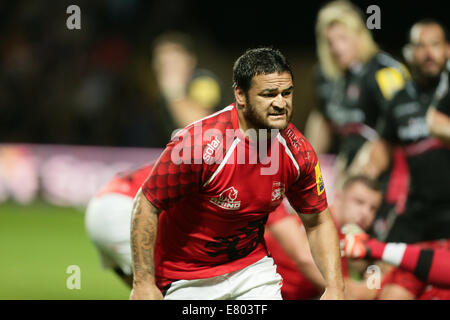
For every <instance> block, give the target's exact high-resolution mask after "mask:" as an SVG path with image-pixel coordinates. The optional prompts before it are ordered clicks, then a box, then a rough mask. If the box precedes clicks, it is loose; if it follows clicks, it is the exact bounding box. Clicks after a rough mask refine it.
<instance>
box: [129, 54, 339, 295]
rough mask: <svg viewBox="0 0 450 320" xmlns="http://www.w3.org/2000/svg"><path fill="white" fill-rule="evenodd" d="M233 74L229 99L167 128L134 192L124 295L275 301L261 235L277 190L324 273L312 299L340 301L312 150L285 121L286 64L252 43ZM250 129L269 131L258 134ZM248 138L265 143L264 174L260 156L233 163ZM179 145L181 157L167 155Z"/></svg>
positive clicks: (335, 247) (276, 285) (334, 250)
mask: <svg viewBox="0 0 450 320" xmlns="http://www.w3.org/2000/svg"><path fill="white" fill-rule="evenodd" d="M233 79H234V94H235V101H236V103H235V104H231V105H230V106H228V107H226V108H224V109H222V110H221V111H219V112H217V113H215V114H214V115H212V116H210V117H207V118H204V119H202V120H201V121H198V122H196V123H194V124H192V125H190V126H188V127H186V128H185V129H184V130H183V131H182V132H180V133H179V134H178V135H177V136H175V137H174V139H172V141H171V142H169V144H168V145H167V148H166V149H165V150H164V151H163V153H162V155H161V157H160V158H159V160H158V161H157V162H156V164H155V166H154V168H153V170H152V172H151V174H150V176H149V178H148V179H147V180H146V182H145V183H144V185H143V187H142V191H140V192H138V193H137V196H136V200H135V205H134V212H133V215H132V231H131V243H132V253H133V267H134V268H133V269H134V282H133V290H132V293H131V298H132V299H161V298H163V295H162V293H164V294H165V296H164V298H165V299H281V293H280V280H281V277H280V276H279V274H277V273H276V267H275V266H274V264H273V259H272V258H270V257H268V256H267V254H268V253H267V250H266V247H265V245H264V240H263V235H264V226H265V223H266V221H267V217H268V215H269V213H270V212H271V211H273V210H274V209H275V208H276V207H277V206H278V205H279V204H280V203H281V201H282V199H283V197H284V195H286V196H287V198H288V199H289V200H290V203H291V205H292V206H293V208H295V209H296V211H297V212H298V213H299V215H300V216H301V219H302V221H303V225H304V226H305V229H306V232H307V234H308V239H309V242H310V244H311V251H312V254H313V256H314V259H315V261H316V263H317V265H318V267H319V269H320V270H321V273H322V276H323V277H324V279H325V281H326V290H325V292H324V294H323V295H322V298H323V299H342V298H343V286H344V284H343V279H342V273H341V270H342V269H341V261H340V254H339V239H338V235H337V231H336V227H335V225H334V222H333V220H332V217H331V215H330V213H329V211H328V205H327V203H326V195H325V189H324V184H323V179H322V176H321V173H320V167H319V164H318V161H317V156H316V155H315V152H314V150H313V149H312V147H311V146H310V145H309V143H308V142H307V141H306V140H305V138H304V137H303V136H302V135H301V133H300V132H298V130H297V129H296V128H295V127H294V126H293V125H292V124H291V123H290V121H291V118H292V112H293V104H292V103H293V100H292V99H293V79H292V70H291V68H290V66H289V64H288V63H287V61H286V59H285V57H284V56H283V55H282V54H281V53H280V52H279V51H278V50H274V49H270V48H257V49H251V50H248V51H246V52H245V53H244V54H243V55H242V56H240V57H239V58H238V59H237V60H236V62H235V65H234V68H233ZM257 129H258V130H259V131H258V132H259V134H262V133H264V132H265V133H267V131H268V130H269V129H270V130H271V131H270V133H269V134H268V135H266V136H265V137H263V136H259V139H258V137H257V136H256V137H255V136H253V137H252V136H251V132H256V130H257ZM199 130H201V131H200V133H199ZM272 130H274V131H272ZM280 131H281V132H280ZM201 132H203V133H204V132H208V133H210V134H211V135H210V136H209V137H206V136H203V135H202V133H201ZM256 141H259V142H260V143H261V142H268V143H269V144H270V149H269V150H268V151H270V154H271V156H273V157H274V160H273V161H272V162H271V163H273V164H275V165H276V166H277V168H276V170H275V171H274V172H266V173H263V172H264V171H265V170H264V169H270V168H268V167H267V165H263V164H262V163H261V162H260V161H258V162H257V163H255V164H250V163H247V162H244V163H243V164H238V163H237V162H238V150H241V151H242V150H246V152H247V151H248V152H250V154H249V157H250V158H251V157H252V155H254V154H253V153H255V152H257V148H255V146H254V143H255V142H256ZM180 147H182V149H183V159H184V160H183V161H181V163H180V161H174V158H173V157H174V156H176V154H177V152H179V151H180V150H179V149H180ZM276 148H279V149H278V150H279V151H278V152H277V151H273V154H272V151H271V150H273V149H274V150H275V149H276ZM198 151H200V152H198ZM250 158H249V159H250ZM211 159H212V160H213V161H211ZM245 159H247V158H245ZM229 160H230V161H229ZM161 211H164V212H163V213H162V214H160V213H161ZM158 218H159V222H158ZM155 246H156V247H157V250H155Z"/></svg>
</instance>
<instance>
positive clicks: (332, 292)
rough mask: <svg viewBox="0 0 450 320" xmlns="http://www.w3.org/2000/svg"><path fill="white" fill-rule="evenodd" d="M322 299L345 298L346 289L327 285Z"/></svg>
mask: <svg viewBox="0 0 450 320" xmlns="http://www.w3.org/2000/svg"><path fill="white" fill-rule="evenodd" d="M320 300H345V296H344V290H340V289H337V288H329V287H327V288H325V292H324V293H323V294H322V296H321V297H320Z"/></svg>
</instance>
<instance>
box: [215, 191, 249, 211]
mask: <svg viewBox="0 0 450 320" xmlns="http://www.w3.org/2000/svg"><path fill="white" fill-rule="evenodd" d="M237 196H238V191H237V190H236V189H235V188H234V187H230V188H228V189H225V190H224V191H222V192H221V193H220V195H219V196H218V197H216V198H211V199H210V200H209V201H210V202H211V203H213V204H215V205H216V206H218V207H220V208H222V209H225V210H239V209H240V208H241V201H239V200H236V199H237Z"/></svg>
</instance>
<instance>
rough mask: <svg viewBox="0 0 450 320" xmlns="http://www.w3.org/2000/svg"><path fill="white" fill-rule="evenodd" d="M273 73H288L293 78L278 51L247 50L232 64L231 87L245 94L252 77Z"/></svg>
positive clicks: (289, 68)
mask: <svg viewBox="0 0 450 320" xmlns="http://www.w3.org/2000/svg"><path fill="white" fill-rule="evenodd" d="M275 72H278V73H281V72H289V74H290V75H291V77H292V79H293V78H294V75H293V74H292V69H291V67H290V65H289V63H288V62H287V60H286V58H285V57H284V56H283V54H282V53H281V52H280V51H279V50H277V49H273V48H269V47H260V48H254V49H248V50H247V51H246V52H245V53H244V54H243V55H241V56H240V57H239V58H238V59H237V60H236V62H235V63H234V66H233V87H239V88H241V89H242V90H244V92H246V93H247V92H248V90H249V89H250V87H251V81H252V79H253V77H254V76H256V75H260V74H270V73H275Z"/></svg>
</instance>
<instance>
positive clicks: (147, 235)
mask: <svg viewBox="0 0 450 320" xmlns="http://www.w3.org/2000/svg"><path fill="white" fill-rule="evenodd" d="M159 212H160V211H159V210H158V209H157V208H155V207H154V206H153V205H152V204H151V203H150V202H149V201H148V200H147V198H146V197H145V196H144V194H143V193H142V191H141V190H139V192H138V193H137V195H136V198H135V200H134V204H133V213H132V216H131V252H132V258H133V273H134V278H133V290H132V292H131V297H130V298H131V299H133V300H134V299H162V294H161V292H160V290H159V289H158V287H157V286H156V284H155V262H154V249H155V243H156V233H157V230H158V215H159Z"/></svg>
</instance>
